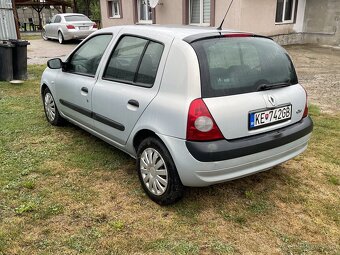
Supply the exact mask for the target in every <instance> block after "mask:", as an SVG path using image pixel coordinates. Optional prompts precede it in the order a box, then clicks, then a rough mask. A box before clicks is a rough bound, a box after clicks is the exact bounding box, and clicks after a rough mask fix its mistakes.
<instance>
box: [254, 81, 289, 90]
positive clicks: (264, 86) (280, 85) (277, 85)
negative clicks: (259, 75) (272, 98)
mask: <svg viewBox="0 0 340 255" xmlns="http://www.w3.org/2000/svg"><path fill="white" fill-rule="evenodd" d="M290 85H291V83H290V82H289V81H288V82H279V83H271V84H261V85H259V86H258V87H257V91H260V90H269V89H277V88H283V87H287V86H290Z"/></svg>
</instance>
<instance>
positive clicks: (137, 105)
mask: <svg viewBox="0 0 340 255" xmlns="http://www.w3.org/2000/svg"><path fill="white" fill-rule="evenodd" d="M128 104H129V105H132V106H134V107H137V108H138V107H139V103H138V101H137V100H134V99H130V100H129V101H128Z"/></svg>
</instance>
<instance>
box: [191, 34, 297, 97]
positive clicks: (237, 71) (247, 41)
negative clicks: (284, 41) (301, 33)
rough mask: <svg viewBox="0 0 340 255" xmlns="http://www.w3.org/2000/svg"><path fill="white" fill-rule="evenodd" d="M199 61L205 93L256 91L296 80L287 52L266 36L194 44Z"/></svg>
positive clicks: (222, 93) (218, 94) (202, 86)
mask: <svg viewBox="0 0 340 255" xmlns="http://www.w3.org/2000/svg"><path fill="white" fill-rule="evenodd" d="M192 46H193V47H194V49H195V51H196V53H197V55H198V58H199V64H200V71H201V88H202V96H203V97H216V96H226V95H235V94H242V93H249V92H255V91H257V90H258V88H259V86H260V85H263V84H276V83H290V84H296V83H297V77H296V73H295V69H294V67H293V64H292V62H291V60H290V58H289V56H288V54H287V53H286V52H285V50H283V49H282V48H281V46H279V45H277V44H276V43H274V42H273V41H271V40H269V39H266V38H253V37H242V38H241V37H239V38H225V37H221V38H214V39H206V40H202V41H197V42H194V43H193V44H192Z"/></svg>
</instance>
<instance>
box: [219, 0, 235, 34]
mask: <svg viewBox="0 0 340 255" xmlns="http://www.w3.org/2000/svg"><path fill="white" fill-rule="evenodd" d="M233 2H234V0H231V2H230V4H229V7H228V10H227V12H226V13H225V15H224V18H223V20H222V22H221V25H220V26H219V27H218V28H217V30H222V26H223V23H224V20H225V18H226V17H227V14H228V12H229V10H230V7H231V5H232V4H233Z"/></svg>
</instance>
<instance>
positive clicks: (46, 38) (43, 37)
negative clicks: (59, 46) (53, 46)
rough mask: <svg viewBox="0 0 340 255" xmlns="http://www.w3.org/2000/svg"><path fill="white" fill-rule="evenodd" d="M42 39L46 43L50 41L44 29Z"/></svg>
mask: <svg viewBox="0 0 340 255" xmlns="http://www.w3.org/2000/svg"><path fill="white" fill-rule="evenodd" d="M41 37H42V39H44V40H45V41H48V37H47V36H46V30H45V29H42V30H41Z"/></svg>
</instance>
